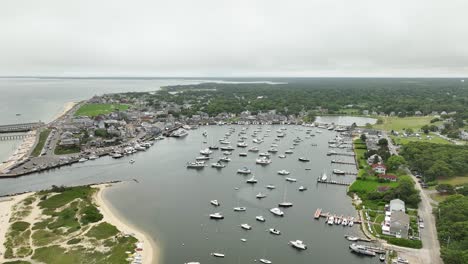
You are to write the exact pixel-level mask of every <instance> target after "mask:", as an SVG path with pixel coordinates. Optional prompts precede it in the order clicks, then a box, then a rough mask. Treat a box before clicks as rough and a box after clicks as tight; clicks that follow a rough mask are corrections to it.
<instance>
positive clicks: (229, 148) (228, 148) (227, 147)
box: [220, 145, 234, 151]
mask: <svg viewBox="0 0 468 264" xmlns="http://www.w3.org/2000/svg"><path fill="white" fill-rule="evenodd" d="M220 149H221V150H227V151H232V150H234V148H233V147H232V146H231V145H229V146H226V147H221V148H220Z"/></svg>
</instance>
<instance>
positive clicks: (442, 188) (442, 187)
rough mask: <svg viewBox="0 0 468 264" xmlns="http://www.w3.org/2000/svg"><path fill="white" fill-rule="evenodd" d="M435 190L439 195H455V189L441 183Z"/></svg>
mask: <svg viewBox="0 0 468 264" xmlns="http://www.w3.org/2000/svg"><path fill="white" fill-rule="evenodd" d="M436 190H437V191H438V192H440V193H444V194H454V193H455V188H453V186H452V185H450V184H446V183H441V184H439V185H437V186H436Z"/></svg>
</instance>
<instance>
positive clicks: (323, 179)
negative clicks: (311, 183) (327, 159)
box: [320, 172, 327, 182]
mask: <svg viewBox="0 0 468 264" xmlns="http://www.w3.org/2000/svg"><path fill="white" fill-rule="evenodd" d="M320 180H321V181H323V182H326V181H327V174H326V173H325V172H323V173H322V176H321V177H320Z"/></svg>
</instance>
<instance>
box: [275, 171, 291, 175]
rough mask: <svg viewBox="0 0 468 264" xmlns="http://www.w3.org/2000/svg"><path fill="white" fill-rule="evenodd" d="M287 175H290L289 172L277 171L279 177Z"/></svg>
mask: <svg viewBox="0 0 468 264" xmlns="http://www.w3.org/2000/svg"><path fill="white" fill-rule="evenodd" d="M289 173H290V172H289V171H287V170H280V171H278V174H279V175H289Z"/></svg>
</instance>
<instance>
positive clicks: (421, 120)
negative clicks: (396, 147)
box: [372, 116, 434, 131]
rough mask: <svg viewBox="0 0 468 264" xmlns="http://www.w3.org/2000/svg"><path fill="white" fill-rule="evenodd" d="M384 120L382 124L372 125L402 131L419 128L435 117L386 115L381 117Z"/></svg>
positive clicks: (387, 129)
mask: <svg viewBox="0 0 468 264" xmlns="http://www.w3.org/2000/svg"><path fill="white" fill-rule="evenodd" d="M379 118H380V119H382V120H383V123H382V124H375V125H372V127H373V128H375V129H380V130H386V131H392V130H394V131H402V130H404V129H408V128H411V129H413V130H415V131H416V130H419V129H420V128H421V127H422V126H424V125H428V124H430V123H431V120H432V119H433V118H434V117H431V116H411V117H396V116H386V117H379Z"/></svg>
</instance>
